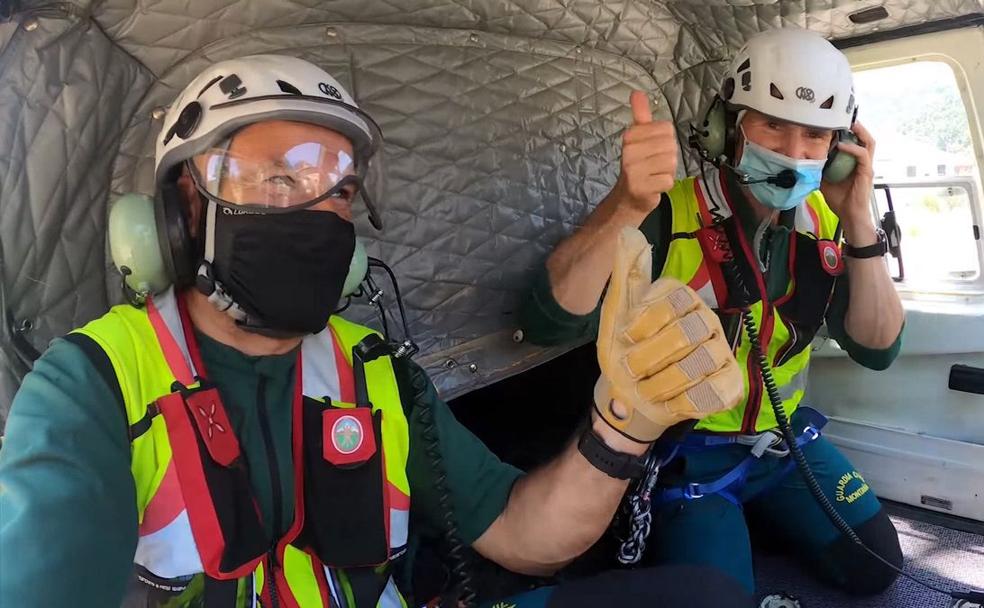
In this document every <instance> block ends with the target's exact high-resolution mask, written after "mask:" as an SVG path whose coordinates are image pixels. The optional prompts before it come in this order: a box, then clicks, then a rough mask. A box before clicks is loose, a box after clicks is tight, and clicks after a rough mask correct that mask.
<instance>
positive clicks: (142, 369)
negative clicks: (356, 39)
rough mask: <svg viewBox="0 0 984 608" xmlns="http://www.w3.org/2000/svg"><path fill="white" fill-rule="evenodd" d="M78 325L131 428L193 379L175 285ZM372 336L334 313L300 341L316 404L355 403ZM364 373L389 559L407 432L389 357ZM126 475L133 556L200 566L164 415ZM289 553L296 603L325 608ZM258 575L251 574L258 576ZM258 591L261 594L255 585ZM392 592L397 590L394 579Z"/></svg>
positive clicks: (398, 531) (400, 520)
mask: <svg viewBox="0 0 984 608" xmlns="http://www.w3.org/2000/svg"><path fill="white" fill-rule="evenodd" d="M77 331H78V332H79V333H82V334H85V335H87V336H89V337H90V338H92V339H93V340H94V341H95V342H96V343H97V344H99V345H100V347H102V349H103V350H104V351H105V352H106V354H107V356H108V358H109V359H110V362H111V363H112V365H113V368H114V371H115V372H116V375H117V378H118V380H119V384H120V389H121V392H122V394H123V398H124V405H125V408H126V412H127V422H128V424H129V425H131V426H132V425H134V424H136V423H137V422H138V421H140V420H142V419H143V418H144V416H145V414H146V413H147V404H152V403H154V402H155V401H156V400H157V398H159V397H161V396H162V395H165V394H169V393H170V392H171V386H172V384H173V382H174V381H175V380H176V379H177V380H178V381H180V382H182V383H183V384H185V385H186V386H188V385H193V384H194V382H195V381H194V375H195V370H194V364H193V362H192V359H191V356H190V353H189V350H188V345H187V344H186V342H185V339H184V332H183V331H182V324H181V315H180V314H179V311H178V306H177V299H176V297H175V295H174V293H173V291H172V290H168V291H167V292H165V293H163V294H160V295H159V296H157V297H156V298H154V299H153V301H151V302H148V307H147V309H146V310H141V309H136V308H134V307H132V306H129V305H121V306H115V307H113V309H112V310H110V312H109V313H107V314H106V315H104V316H103V317H101V318H99V319H96V320H95V321H92V322H91V323H89V324H87V325H86V326H85V327H83V328H82V329H79V330H77ZM370 333H372V330H371V329H369V328H365V327H362V326H359V325H357V324H354V323H350V322H348V321H345V320H344V319H341V318H340V317H332V318H331V319H330V321H329V327H327V328H326V329H325V330H324V331H322V332H320V333H318V334H316V335H312V336H308V337H306V338H305V339H304V341H303V344H302V347H301V357H302V362H301V367H302V369H303V376H302V377H303V394H305V395H308V396H312V397H313V396H317V397H316V398H317V399H319V400H320V399H321V398H323V397H325V396H328V397H330V398H331V399H332V400H333V402H344V403H353V402H354V400H355V399H354V387H353V386H352V373H351V352H352V347H353V346H355V345H356V344H358V343H359V342H360V341H361V340H362V339H363V338H364V337H365V336H367V335H369V334H370ZM365 374H366V380H367V384H368V391H369V396H370V400H371V402H372V404H373V409H374V410H377V409H382V410H383V417H382V443H383V450H384V455H385V457H384V462H385V468H386V482H387V483H386V492H385V496H384V500H385V502H386V506H387V507H388V510H389V517H388V519H387V521H386V522H384V524H385V526H386V528H387V530H386V531H387V533H388V538H389V540H390V555H391V557H395V556H397V555H398V554H400V553H401V552H402V551H404V550H405V546H406V543H407V533H408V525H409V510H410V496H409V494H410V488H409V482H408V480H407V477H406V460H407V456H408V454H409V431H408V425H407V420H406V416H405V415H404V412H403V407H402V404H401V401H400V396H399V390H398V388H397V384H396V378H395V374H394V371H393V367H392V362H391V360H390V358H389V357H380V358H378V359H376V360H374V361H372V362H370V363H367V364H366V365H365ZM131 471H132V473H133V478H134V482H135V486H136V490H137V491H136V494H137V513H138V522H139V538H138V542H137V549H136V553H135V555H134V562H135V563H137V564H139V565H141V566H143V567H145V568H146V569H147V570H149V571H150V572H152V573H154V574H155V575H157V576H159V577H162V578H166V579H170V578H178V577H186V576H191V575H195V574H198V573H201V572H202V571H203V568H202V562H201V558H200V556H199V551H198V548H197V546H196V544H195V540H194V537H193V535H192V531H191V525H190V522H189V520H188V514H187V511H186V509H185V503H184V499H183V497H182V495H181V488H180V485H179V484H178V479H177V473H176V470H175V467H174V464H173V462H172V458H171V444H170V441H169V439H168V436H167V429H166V426H165V424H164V420H163V417H162V416H156V417H155V418H153V420H152V422H151V424H150V426H149V428H148V430H147V431H146V432H145V433H143V434H142V435H140V436H139V437H136V438H134V439H133V441H132V442H131ZM290 549H293V551H290ZM290 549H288V552H289V553H296V554H297V555H294V556H293V557H291V559H290V560H289V561H290V563H291V564H293V565H288V564H286V563H285V565H284V575H285V577H286V578H287V580H288V584H289V585H290V589H291V593H292V594H293V595H294V596H295V599H296V601H297V605H298V606H300V607H302V608H307V607H308V606H312V607H314V606H316V607H321V606H323V605H324V602H323V601H322V600H321V597H322V596H323V594H322V591H325V593H324V595H327V594H328V590H327V589H325V590H323V589H321V587H320V586H321V584H322V582H321V581H322V579H323V578H325V577H321V576H314V574H313V573H312V567H313V564H312V561H311V558H310V557H309V556H308V555H307V554H306V553H304V552H302V551H300V550H298V549H294V548H293V547H290ZM286 561H287V560H285V562H286ZM327 570H328V569H327V568H326V571H327ZM259 578H260V577H259V572H258V576H257V580H259ZM327 579H328V580H329V581H330V580H332V577H330V576H327ZM389 582H392V581H391V580H390V581H389ZM312 584H313V585H314V586H313V587H312V586H311V585H312ZM256 589H257V593H259V589H260V587H259V586H257V587H256ZM386 589H387V590H388V589H389V587H386ZM393 589H394V590H395V589H396V588H395V585H394V586H393ZM385 595H386V594H385V593H384V596H385ZM397 595H399V593H398V592H397ZM381 601H382V598H381Z"/></svg>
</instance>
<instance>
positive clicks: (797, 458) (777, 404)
mask: <svg viewBox="0 0 984 608" xmlns="http://www.w3.org/2000/svg"><path fill="white" fill-rule="evenodd" d="M733 274H734V278H735V281H736V282H737V283H738V284H739V285H740V286H741V287H742V289H743V290H744V285H743V278H742V276H741V273H738V272H735V273H733ZM741 322H742V324H743V325H744V327H745V334H746V335H747V336H748V339H749V341H750V344H749V345H750V347H751V349H752V354H753V356H754V357H755V359H756V363H757V364H758V366H759V370H760V371H761V372H762V384H764V385H765V390H766V392H767V393H768V395H769V403H771V404H772V409H773V411H774V412H775V415H776V422H777V423H778V425H779V430H780V431H781V432H782V436H783V438H784V439H785V440H786V446H787V447H788V448H789V454H790V455H791V456H792V458H793V461H794V462H795V463H796V467H797V468H798V469H799V472H800V474H801V475H802V476H803V480H804V481H805V482H806V487H807V488H809V490H810V493H811V494H812V495H813V498H815V499H816V501H817V504H819V505H820V507H821V508H822V509H823V511H824V512H825V513H826V514H827V517H828V518H829V519H830V521H831V522H832V523H833V524H834V526H836V527H837V529H838V530H840V531H841V533H843V534H844V535H845V536H847V537H848V538H849V539H851V541H853V542H854V543H855V544H857V545H858V546H859V547H861V548H862V549H864V550H865V551H866V552H867V553H868V554H869V555H871V556H872V557H874V558H875V559H877V560H878V561H880V562H881V563H883V564H885V565H886V566H888V567H889V568H891V569H892V570H894V571H895V572H897V573H899V574H900V575H901V576H904V577H905V578H907V579H909V580H911V581H913V582H915V583H917V584H919V585H922V586H923V587H926V588H927V589H932V590H933V591H936V592H938V593H942V594H944V595H948V596H950V597H952V598H953V599H958V600H968V601H972V602H976V603H981V602H982V601H984V593H982V592H979V591H947V590H945V589H942V588H940V587H937V586H935V585H933V584H931V583H927V582H925V581H923V580H920V579H918V578H916V577H914V576H912V575H910V574H908V573H907V572H905V571H904V570H903V569H901V568H899V567H898V566H896V565H895V564H893V563H892V562H890V561H888V560H887V559H885V558H884V557H882V556H881V555H879V554H878V553H876V552H875V551H873V550H872V549H871V548H870V547H868V545H866V544H864V541H863V540H861V538H860V537H859V536H858V535H857V533H856V532H855V531H854V529H853V528H851V525H850V524H849V523H847V521H845V520H844V518H843V517H841V515H840V513H838V512H837V509H835V508H834V505H833V504H831V502H830V499H829V498H827V495H826V494H824V493H823V489H822V488H821V487H820V483H819V482H818V481H817V478H816V476H814V474H813V471H812V469H810V464H809V463H808V462H807V461H806V456H805V455H804V454H803V450H802V449H801V448H800V447H799V446H798V445H797V444H796V435H795V433H794V432H793V427H792V425H790V423H789V417H788V416H786V411H785V410H784V409H783V407H782V397H780V396H779V389H778V387H777V386H776V381H775V378H774V377H773V376H772V366H771V365H770V364H769V359H768V357H766V355H765V353H764V352H763V351H762V345H761V343H760V342H759V333H758V328H757V327H755V320H754V319H753V318H752V315H751V313H750V312H749V311H748V309H744V310H742V312H741Z"/></svg>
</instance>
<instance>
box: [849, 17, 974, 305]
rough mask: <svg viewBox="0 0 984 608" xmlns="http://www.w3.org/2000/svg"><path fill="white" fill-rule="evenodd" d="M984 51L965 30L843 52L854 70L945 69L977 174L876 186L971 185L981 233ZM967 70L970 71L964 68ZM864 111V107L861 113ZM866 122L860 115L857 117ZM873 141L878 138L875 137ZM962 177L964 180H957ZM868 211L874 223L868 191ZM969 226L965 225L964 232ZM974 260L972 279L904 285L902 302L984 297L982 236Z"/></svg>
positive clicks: (874, 204) (877, 214) (971, 29)
mask: <svg viewBox="0 0 984 608" xmlns="http://www.w3.org/2000/svg"><path fill="white" fill-rule="evenodd" d="M981 48H984V28H978V27H966V28H960V29H955V30H949V31H943V32H934V33H930V34H921V35H917V36H911V37H906V38H899V39H895V40H888V41H882V42H875V43H871V44H867V45H862V46H856V47H851V48H847V49H844V51H843V52H844V54H845V55H846V56H847V58H848V60H849V61H850V63H851V68H852V70H853V71H854V72H860V71H864V70H870V69H877V68H886V67H891V66H896V65H904V64H907V63H912V62H915V61H935V62H942V63H946V64H947V65H949V67H950V69H951V71H952V72H953V76H954V80H955V81H956V85H957V90H958V92H959V94H960V98H961V100H962V102H963V107H964V112H965V114H966V116H967V126H968V129H969V130H970V138H971V147H972V150H973V155H974V159H975V161H976V164H977V171H976V173H975V174H973V175H972V176H971V177H967V176H956V175H954V176H948V177H944V178H941V177H939V176H936V177H933V178H919V177H916V178H914V179H906V180H891V181H889V180H884V179H879V180H877V183H879V184H881V183H888V184H889V187H891V186H892V185H893V184H897V185H898V186H900V187H914V186H922V187H934V186H940V185H941V184H942V185H961V184H963V183H969V184H972V185H973V186H974V187H973V188H968V196H969V199H970V208H971V217H972V218H973V222H974V224H975V225H977V226H979V227H980V228H979V231H980V230H984V208H982V205H984V189H982V184H984V132H982V126H981V123H982V121H984V117H982V116H981V114H980V113H979V112H978V111H977V109H976V108H977V106H978V105H980V107H981V108H982V110H984V61H982V57H981V51H980V49H981ZM965 66H968V67H969V70H968V69H965ZM862 112H863V109H862ZM859 118H860V120H861V121H862V122H863V121H864V116H863V113H862V115H861V116H860V117H859ZM874 136H875V140H876V142H877V139H878V134H877V133H875V134H874ZM961 177H962V178H963V179H961ZM871 206H872V211H873V213H874V214H875V217H876V220H877V219H880V218H881V215H880V211H879V210H878V206H877V201H876V199H875V196H874V192H872V198H871ZM970 228H972V226H969V227H968V229H970ZM976 249H977V256H978V260H977V262H978V275H977V278H976V279H975V280H973V281H966V280H963V281H961V280H957V279H945V278H943V279H940V280H939V281H923V282H919V283H913V282H910V281H902V282H898V283H896V287H897V289H898V291H899V293H900V295H902V297H903V298H906V299H919V298H921V297H923V296H926V295H930V296H943V297H960V298H963V297H966V296H968V295H974V296H984V238H978V239H977V242H976ZM902 255H903V260H904V258H905V239H904V238H903V240H902Z"/></svg>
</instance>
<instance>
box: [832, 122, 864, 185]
mask: <svg viewBox="0 0 984 608" xmlns="http://www.w3.org/2000/svg"><path fill="white" fill-rule="evenodd" d="M837 141H838V143H839V142H842V141H846V142H849V143H852V144H860V143H861V142H860V140H858V138H857V136H856V135H854V133H852V132H851V131H847V130H842V131H838V132H837ZM857 164H858V160H857V159H856V158H854V156H852V155H851V154H848V153H847V152H843V151H841V150H839V149H837V148H836V147H835V148H834V150H833V151H832V152H831V153H830V158H829V160H827V164H826V165H824V168H823V178H824V179H825V180H827V181H828V182H830V183H832V184H836V183H837V182H842V181H844V180H845V179H847V178H848V177H850V175H851V174H852V173H854V167H855V166H857Z"/></svg>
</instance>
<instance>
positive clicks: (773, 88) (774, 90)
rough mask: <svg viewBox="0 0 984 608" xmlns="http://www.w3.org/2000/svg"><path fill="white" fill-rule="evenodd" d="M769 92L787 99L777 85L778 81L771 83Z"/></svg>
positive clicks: (776, 96)
mask: <svg viewBox="0 0 984 608" xmlns="http://www.w3.org/2000/svg"><path fill="white" fill-rule="evenodd" d="M769 94H770V95H772V96H773V97H775V98H776V99H786V98H785V97H783V96H782V91H780V90H779V87H777V86H776V83H774V82H770V83H769ZM830 99H831V100H833V97H831V98H830Z"/></svg>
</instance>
